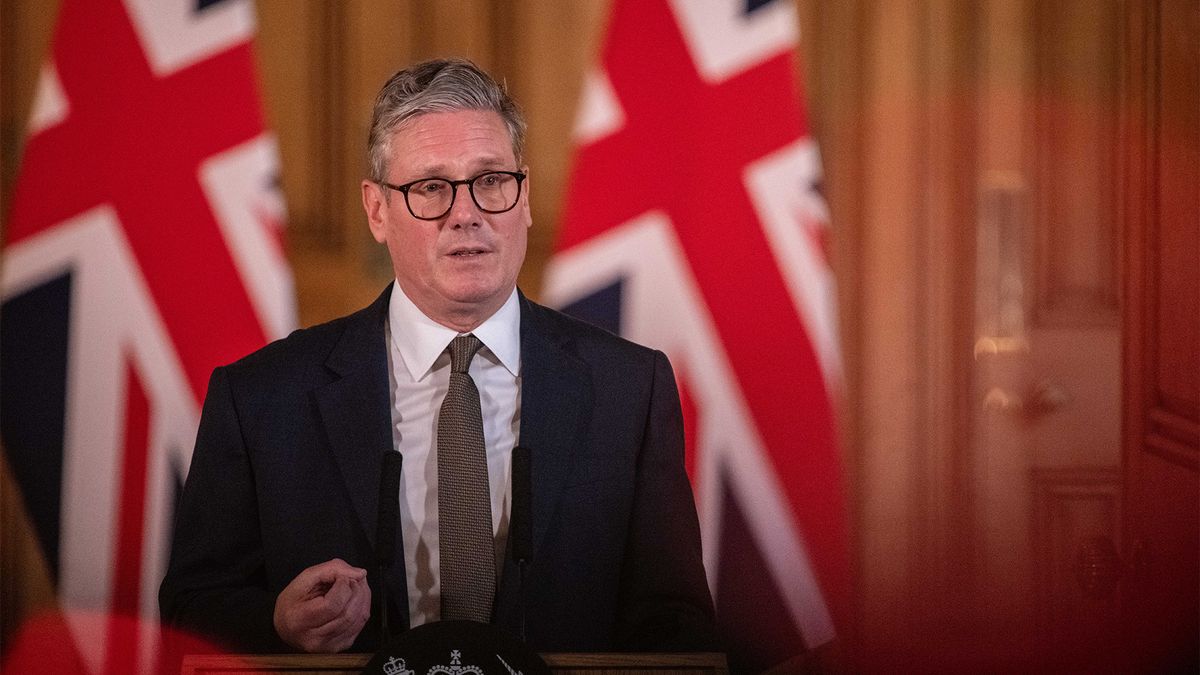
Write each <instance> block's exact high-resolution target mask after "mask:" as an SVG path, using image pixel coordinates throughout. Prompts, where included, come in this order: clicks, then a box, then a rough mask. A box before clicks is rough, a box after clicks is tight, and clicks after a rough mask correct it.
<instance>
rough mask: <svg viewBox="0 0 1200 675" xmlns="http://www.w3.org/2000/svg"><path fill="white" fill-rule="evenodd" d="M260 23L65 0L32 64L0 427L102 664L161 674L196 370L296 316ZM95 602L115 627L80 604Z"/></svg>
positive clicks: (252, 344)
mask: <svg viewBox="0 0 1200 675" xmlns="http://www.w3.org/2000/svg"><path fill="white" fill-rule="evenodd" d="M254 31H255V19H254V4H253V2H252V1H251V0H223V1H209V2H204V1H200V2H197V1H196V0H169V1H167V0H124V1H122V0H65V1H64V2H63V3H62V6H61V10H60V15H59V18H58V23H57V28H56V32H55V35H54V40H53V44H52V52H51V54H50V55H49V58H48V59H47V60H46V63H45V65H44V66H43V68H42V71H41V76H40V80H39V84H38V90H37V95H36V100H35V103H34V109H33V114H32V119H31V122H30V127H29V136H28V140H27V142H26V145H25V149H24V155H23V158H22V163H21V167H20V174H19V178H18V180H17V184H16V189H15V193H14V197H13V204H12V210H11V212H10V214H9V218H8V220H7V224H6V229H5V240H4V244H3V249H2V255H3V267H2V270H0V298H2V302H3V305H2V306H0V331H2V335H0V396H2V401H0V405H2V406H3V410H4V414H3V419H2V420H0V431H2V432H3V445H4V450H5V453H6V454H7V457H8V460H9V464H10V466H11V467H12V471H13V473H14V475H15V477H16V478H17V481H18V484H19V485H20V487H21V491H22V494H23V496H24V499H25V504H26V507H27V510H28V512H29V514H30V516H31V520H32V521H33V523H34V526H35V528H36V530H37V535H38V539H39V541H40V543H41V545H42V548H43V550H44V552H45V553H46V559H47V561H48V562H49V565H50V568H51V572H52V574H53V577H54V579H55V580H56V583H57V589H58V595H59V602H60V605H61V606H62V608H63V609H64V610H65V615H66V617H67V623H68V625H69V626H70V629H71V632H72V637H73V638H74V642H75V644H76V646H77V647H78V649H79V651H80V654H81V655H82V657H83V658H84V661H85V662H86V664H87V666H88V667H89V668H90V669H91V670H92V671H93V672H100V671H102V670H103V671H106V672H134V671H146V670H149V669H151V668H153V667H154V665H155V660H156V658H157V655H156V653H155V650H156V648H157V647H156V645H157V640H156V639H154V638H155V637H156V636H155V635H154V633H155V631H156V628H155V624H154V621H153V619H154V618H155V617H156V616H157V591H158V584H159V581H160V580H161V579H162V575H163V573H164V571H165V569H166V558H167V554H168V546H169V543H170V542H169V538H170V533H171V524H172V519H173V508H174V501H175V497H176V495H177V494H178V490H179V487H180V486H181V484H182V482H183V478H184V474H185V472H186V470H187V467H188V464H189V461H190V457H191V452H192V445H193V443H194V442H195V432H196V425H197V422H198V418H199V410H200V404H201V402H202V401H203V399H204V394H205V387H206V386H207V382H208V377H209V374H210V373H211V372H212V369H213V368H214V367H215V366H217V365H219V364H222V363H226V362H229V361H231V360H234V359H236V358H238V357H240V356H243V355H245V354H246V353H248V352H250V351H252V350H254V349H256V348H258V347H260V346H262V345H263V344H265V343H266V342H267V341H268V340H269V339H273V338H276V337H280V336H282V335H284V334H285V333H286V332H288V331H289V330H290V329H291V328H292V327H293V326H294V324H295V309H294V294H293V289H292V278H291V272H290V269H289V267H288V265H287V262H286V260H285V258H284V254H283V250H282V246H281V236H280V235H281V228H282V223H283V219H284V204H283V199H282V195H281V193H280V191H279V188H278V176H277V173H278V159H277V149H276V143H275V139H274V137H273V135H272V134H271V133H270V132H268V131H267V129H266V128H265V124H264V119H263V114H262V109H261V105H260V100H259V93H258V88H257V80H256V74H255V62H254V56H253V51H252V39H253V36H254ZM96 613H101V614H103V615H109V616H113V617H114V620H113V621H111V622H109V623H108V624H97V622H96V621H95V620H94V619H93V618H80V619H78V620H73V619H72V617H73V616H78V617H88V616H94V615H95V614H96ZM118 617H119V618H120V620H117V618H118ZM139 617H140V618H141V619H143V621H140V622H137V621H130V620H129V619H130V618H139ZM98 626H99V627H98ZM105 626H107V628H106V627H105ZM131 626H132V628H131Z"/></svg>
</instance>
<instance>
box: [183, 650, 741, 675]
mask: <svg viewBox="0 0 1200 675" xmlns="http://www.w3.org/2000/svg"><path fill="white" fill-rule="evenodd" d="M371 656H372V655H371V654H279V655H273V656H207V655H206V656H185V657H183V669H182V675H251V674H261V675H275V674H276V673H279V674H286V675H358V673H359V672H360V671H362V669H363V668H365V667H366V665H367V662H368V661H370V660H371ZM542 659H543V660H545V662H546V665H548V666H550V670H551V672H553V673H555V675H640V674H643V673H644V674H653V675H671V674H672V673H681V674H686V675H728V673H729V668H728V666H727V665H726V662H725V655H724V654H717V653H697V654H609V653H596V654H542Z"/></svg>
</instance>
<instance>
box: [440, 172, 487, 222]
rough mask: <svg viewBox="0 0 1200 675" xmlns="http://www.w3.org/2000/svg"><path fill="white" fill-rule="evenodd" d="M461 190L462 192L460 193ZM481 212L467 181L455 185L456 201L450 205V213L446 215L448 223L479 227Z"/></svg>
mask: <svg viewBox="0 0 1200 675" xmlns="http://www.w3.org/2000/svg"><path fill="white" fill-rule="evenodd" d="M460 191H461V193H462V194H459V193H460ZM481 217H482V216H481V214H480V211H479V207H478V206H476V205H475V198H474V197H472V196H471V187H470V186H469V185H467V184H466V183H460V184H458V185H455V186H454V203H452V204H451V205H450V213H449V214H447V215H446V224H447V225H449V226H450V227H454V228H459V227H479V224H480V218H481Z"/></svg>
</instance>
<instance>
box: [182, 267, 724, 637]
mask: <svg viewBox="0 0 1200 675" xmlns="http://www.w3.org/2000/svg"><path fill="white" fill-rule="evenodd" d="M390 288H391V286H389V290H388V291H385V292H384V293H383V295H381V296H380V297H379V299H378V300H376V301H375V302H374V303H373V304H372V305H371V306H369V307H367V308H365V309H363V310H361V311H359V312H357V313H355V314H352V315H350V316H347V317H343V318H341V319H337V320H335V321H332V322H330V323H326V324H323V325H320V326H316V327H313V328H309V329H305V330H300V331H296V332H295V333H293V334H292V335H290V336H289V337H287V338H286V339H283V340H280V341H277V342H275V343H272V344H270V345H268V346H267V347H265V348H263V349H261V350H259V351H257V352H255V353H254V354H251V355H250V356H247V357H246V358H244V359H242V360H240V361H238V362H236V363H234V364H231V365H229V366H224V367H221V368H218V369H216V370H215V371H214V372H213V375H212V379H211V380H210V382H209V386H208V394H207V397H206V399H205V403H204V411H203V414H202V416H201V421H200V430H199V434H198V436H197V439H196V449H195V452H194V454H193V457H192V464H191V468H190V471H189V475H188V479H187V482H186V485H185V487H184V490H183V494H182V496H181V498H180V503H179V510H178V516H177V521H176V533H175V539H174V542H173V545H172V551H171V559H170V564H169V568H168V571H167V574H166V578H165V579H164V580H163V583H162V587H161V589H160V592H159V603H160V608H161V611H162V617H163V620H164V621H165V622H167V623H168V624H170V625H175V626H178V627H182V628H184V629H188V630H191V631H194V632H199V633H201V634H203V635H206V636H209V637H211V638H215V639H216V640H217V641H218V642H220V643H222V644H223V645H225V646H226V647H227V648H230V649H235V650H238V651H252V652H268V651H293V650H292V649H291V648H290V647H288V646H287V645H286V644H284V643H283V642H282V641H281V640H280V638H279V637H278V635H277V634H276V632H275V629H274V624H273V613H274V605H275V598H276V596H277V595H278V594H279V592H280V591H281V590H282V589H283V588H284V586H286V585H287V584H288V583H289V582H290V581H291V580H292V579H294V578H295V577H296V575H297V574H299V573H300V572H301V571H302V570H304V569H305V568H307V567H309V566H311V565H315V564H318V563H321V562H324V561H327V560H330V559H332V558H341V559H343V560H345V561H346V562H348V563H350V564H351V565H355V566H358V567H362V568H365V569H368V570H370V571H371V572H370V575H369V578H368V581H369V584H370V586H371V588H372V592H373V595H374V598H378V597H379V596H378V595H377V594H378V592H379V591H378V589H379V588H380V584H381V583H386V584H387V586H388V595H389V597H390V598H391V599H392V604H391V610H390V616H392V617H394V618H393V620H392V624H393V626H395V625H396V624H399V625H400V626H401V627H403V626H406V625H407V617H408V611H407V610H408V602H407V583H406V580H405V570H404V550H403V542H402V541H401V536H400V533H399V532H397V536H396V544H395V551H394V555H395V560H396V563H395V564H394V565H393V567H392V569H391V570H390V571H389V573H388V574H387V578H386V580H383V581H382V582H381V580H380V579H379V578H378V572H377V571H376V569H375V568H376V565H375V560H376V555H375V552H374V541H375V536H376V520H377V512H378V496H379V482H380V460H381V455H382V454H383V453H384V452H390V451H392V450H393V447H392V432H391V413H390V409H391V403H390V395H389V391H388V387H389V384H388V373H387V351H386V350H387V345H386V343H385V338H384V325H385V321H386V318H387V308H388V299H389V297H390ZM520 309H521V361H522V372H521V424H520V444H521V445H522V446H524V447H527V448H529V449H530V451H531V456H532V462H531V463H532V481H531V482H532V485H533V503H532V515H533V539H534V549H533V557H532V561H531V563H530V565H529V566H528V567H527V569H526V588H525V594H526V597H527V603H528V604H527V607H528V610H527V619H526V621H527V637H528V642H529V644H530V645H531V646H532V647H533V648H534V649H537V650H540V651H605V650H656V651H657V650H661V651H676V650H678V651H684V650H711V649H715V647H716V646H715V644H714V638H713V628H712V601H711V598H710V596H709V592H708V587H707V584H706V582H705V578H704V570H703V567H702V563H701V555H700V536H699V527H698V524H697V520H696V511H695V505H694V502H693V500H692V493H691V489H690V487H689V485H688V481H687V476H686V475H685V473H684V468H683V432H682V421H681V415H680V404H679V395H678V392H677V390H676V386H675V380H674V376H673V374H672V372H671V366H670V364H669V363H668V361H667V359H666V357H665V356H664V355H663V354H662V353H661V352H658V351H654V350H651V349H647V348H645V347H641V346H638V345H635V344H633V343H631V342H628V341H626V340H623V339H621V338H619V337H616V336H614V335H612V334H610V333H607V332H605V331H602V330H600V329H597V328H595V327H593V326H590V325H588V324H585V323H582V322H580V321H577V320H575V319H572V318H570V317H567V316H565V315H563V314H560V313H558V312H555V311H553V310H550V309H548V308H545V307H542V306H540V305H537V304H535V303H533V302H530V301H529V300H528V299H526V298H525V297H524V296H523V295H522V296H521V297H520ZM518 595H519V593H518V582H517V573H516V566H515V564H514V563H513V561H512V558H511V554H510V555H508V556H507V559H506V560H505V563H504V571H503V573H502V575H501V578H500V580H499V584H498V587H497V596H496V602H495V608H494V615H493V623H496V624H499V625H501V626H504V627H507V628H509V629H510V630H512V631H513V632H514V633H515V632H516V630H517V623H518V612H517V606H518ZM374 598H373V600H374ZM372 604H373V605H374V604H375V603H374V602H373V603H372ZM378 644H379V635H378V626H377V620H376V617H374V616H373V617H372V620H371V621H369V622H368V624H367V627H366V628H365V629H364V630H363V632H362V633H361V634H360V635H359V638H358V640H357V641H356V642H355V644H354V646H353V647H352V651H371V650H374V649H375V648H376V647H377V646H378Z"/></svg>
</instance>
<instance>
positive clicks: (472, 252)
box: [450, 248, 487, 258]
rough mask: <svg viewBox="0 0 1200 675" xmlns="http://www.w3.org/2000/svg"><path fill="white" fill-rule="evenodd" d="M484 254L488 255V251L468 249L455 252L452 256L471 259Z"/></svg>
mask: <svg viewBox="0 0 1200 675" xmlns="http://www.w3.org/2000/svg"><path fill="white" fill-rule="evenodd" d="M484 253H487V251H485V250H483V249H481V248H468V249H463V250H461V251H454V252H453V253H451V254H450V255H452V256H454V257H457V258H470V257H473V256H477V255H483V254H484Z"/></svg>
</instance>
